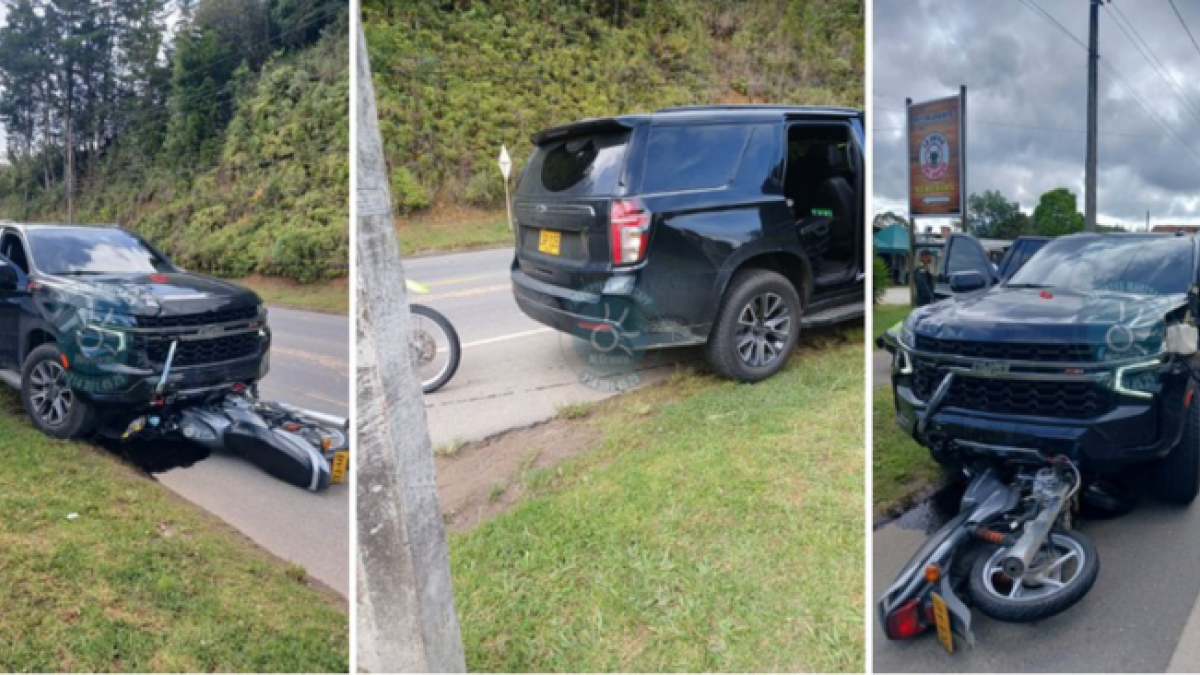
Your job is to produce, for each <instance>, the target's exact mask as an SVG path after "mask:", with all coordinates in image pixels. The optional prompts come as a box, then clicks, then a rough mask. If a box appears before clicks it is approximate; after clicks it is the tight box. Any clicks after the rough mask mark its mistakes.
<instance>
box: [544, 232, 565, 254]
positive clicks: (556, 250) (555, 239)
mask: <svg viewBox="0 0 1200 675" xmlns="http://www.w3.org/2000/svg"><path fill="white" fill-rule="evenodd" d="M538 251H541V252H542V253H549V254H550V255H560V254H561V252H562V232H558V231H557V230H542V232H541V234H540V235H538Z"/></svg>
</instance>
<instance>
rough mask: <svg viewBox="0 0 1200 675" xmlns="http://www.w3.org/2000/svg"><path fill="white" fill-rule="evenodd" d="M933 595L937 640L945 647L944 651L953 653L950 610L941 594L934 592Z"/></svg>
mask: <svg viewBox="0 0 1200 675" xmlns="http://www.w3.org/2000/svg"><path fill="white" fill-rule="evenodd" d="M932 597H933V620H934V621H935V622H936V623H937V635H938V642H941V643H942V646H943V647H945V648H946V651H948V652H950V653H951V654H953V653H954V631H953V630H952V629H951V626H950V612H949V610H947V609H946V601H945V600H943V599H942V596H940V595H938V594H937V593H934V594H933V595H932Z"/></svg>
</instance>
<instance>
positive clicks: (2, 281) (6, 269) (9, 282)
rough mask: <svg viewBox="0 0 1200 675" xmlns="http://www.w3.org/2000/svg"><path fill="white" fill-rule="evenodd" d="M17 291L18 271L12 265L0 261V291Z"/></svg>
mask: <svg viewBox="0 0 1200 675" xmlns="http://www.w3.org/2000/svg"><path fill="white" fill-rule="evenodd" d="M15 290H17V270H16V269H15V268H13V266H12V263H6V262H3V261H0V291H15Z"/></svg>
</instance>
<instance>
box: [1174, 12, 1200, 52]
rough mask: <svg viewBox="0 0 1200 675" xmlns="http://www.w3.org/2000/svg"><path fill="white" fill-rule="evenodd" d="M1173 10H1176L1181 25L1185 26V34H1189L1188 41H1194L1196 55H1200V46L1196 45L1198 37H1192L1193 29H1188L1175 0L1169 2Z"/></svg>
mask: <svg viewBox="0 0 1200 675" xmlns="http://www.w3.org/2000/svg"><path fill="white" fill-rule="evenodd" d="M1169 1H1170V3H1171V9H1173V10H1175V17H1176V18H1177V19H1179V25H1180V26H1183V30H1184V32H1186V33H1187V36H1188V39H1189V40H1191V41H1192V46H1193V47H1195V48H1196V53H1197V54H1200V44H1196V37H1195V36H1194V35H1192V29H1190V28H1188V25H1187V22H1186V21H1184V20H1183V15H1182V14H1180V13H1179V8H1178V7H1176V6H1175V0H1169Z"/></svg>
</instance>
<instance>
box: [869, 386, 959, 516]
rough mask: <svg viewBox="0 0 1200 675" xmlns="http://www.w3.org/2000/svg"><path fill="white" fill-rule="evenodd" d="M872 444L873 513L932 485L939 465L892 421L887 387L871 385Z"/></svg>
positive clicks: (939, 468) (893, 419)
mask: <svg viewBox="0 0 1200 675" xmlns="http://www.w3.org/2000/svg"><path fill="white" fill-rule="evenodd" d="M871 411H872V415H871V420H872V424H873V425H874V426H873V429H874V432H875V433H874V447H873V448H872V450H871V462H872V478H873V480H874V483H873V485H872V494H871V500H872V503H873V504H874V510H875V512H876V513H884V512H886V511H888V510H889V509H891V508H892V507H894V506H896V505H897V504H900V503H902V502H904V501H906V500H907V499H909V498H911V497H912V496H913V495H915V494H917V493H918V492H921V491H922V490H924V489H926V488H928V487H929V486H931V485H933V484H934V483H935V482H936V481H937V480H938V479H939V478H940V477H941V476H942V468H941V467H940V466H938V464H937V462H934V461H933V458H931V457H930V456H929V450H928V449H927V448H924V447H922V446H920V445H918V444H917V442H916V441H914V440H913V439H912V438H911V437H910V436H909V435H908V434H906V433H904V430H903V429H901V428H900V427H899V426H897V425H896V420H895V416H896V415H895V406H894V404H893V400H892V388H891V387H887V386H885V387H875V388H874V392H872V400H871Z"/></svg>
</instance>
